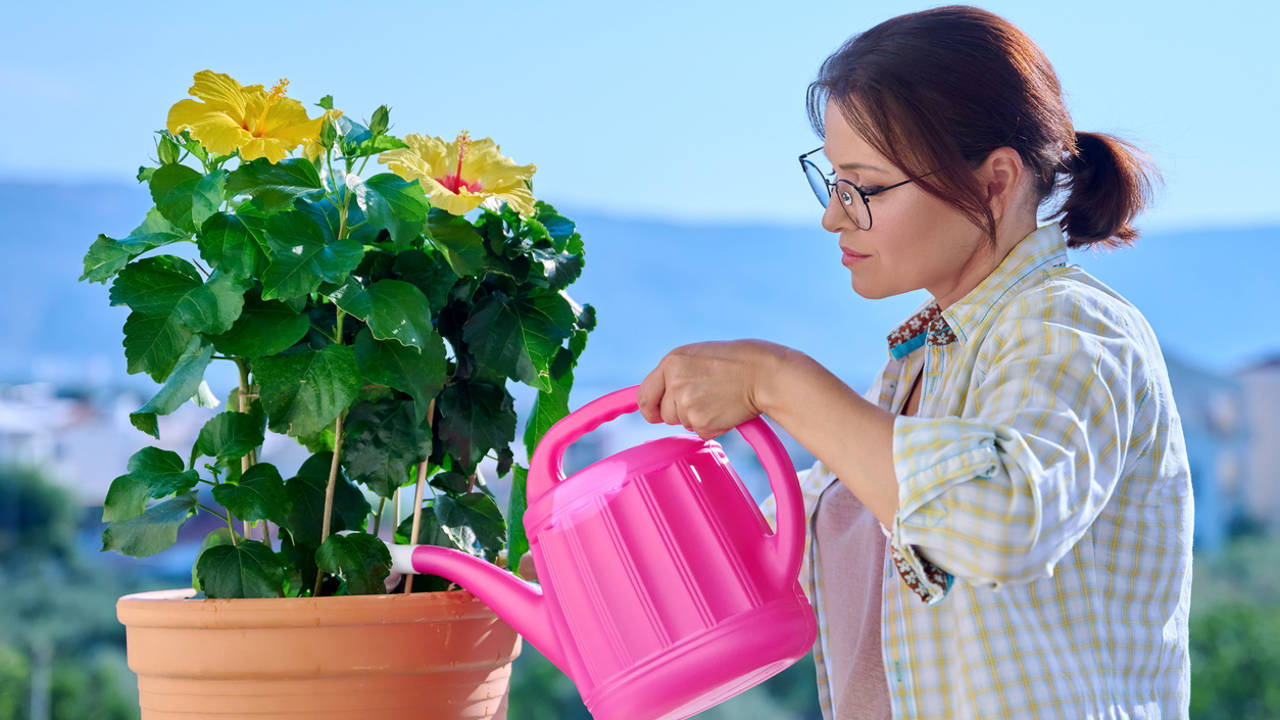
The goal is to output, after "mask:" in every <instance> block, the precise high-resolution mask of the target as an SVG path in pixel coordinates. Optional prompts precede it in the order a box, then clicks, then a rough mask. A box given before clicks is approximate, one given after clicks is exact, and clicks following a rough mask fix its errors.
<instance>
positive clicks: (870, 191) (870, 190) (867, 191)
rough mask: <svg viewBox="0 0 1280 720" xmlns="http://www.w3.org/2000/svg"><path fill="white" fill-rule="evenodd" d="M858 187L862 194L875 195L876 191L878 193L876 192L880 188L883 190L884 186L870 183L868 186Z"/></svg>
mask: <svg viewBox="0 0 1280 720" xmlns="http://www.w3.org/2000/svg"><path fill="white" fill-rule="evenodd" d="M858 189H859V190H861V191H862V194H863V195H875V194H876V193H878V192H880V191H881V190H883V189H884V186H883V185H871V186H868V187H864V188H858Z"/></svg>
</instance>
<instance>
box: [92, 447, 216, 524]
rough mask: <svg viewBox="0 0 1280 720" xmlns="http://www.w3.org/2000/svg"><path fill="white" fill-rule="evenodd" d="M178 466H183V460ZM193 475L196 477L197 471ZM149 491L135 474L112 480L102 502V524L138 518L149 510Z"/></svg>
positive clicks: (143, 481)
mask: <svg viewBox="0 0 1280 720" xmlns="http://www.w3.org/2000/svg"><path fill="white" fill-rule="evenodd" d="M178 466H179V467H181V466H182V459H181V458H179V459H178ZM191 474H192V475H195V471H192V472H191ZM192 484H193V485H194V484H195V483H194V482H193V483H192ZM149 491H150V487H148V485H147V483H146V481H145V480H143V479H142V478H140V477H138V476H136V475H134V474H133V473H129V474H127V475H121V476H120V477H118V478H116V479H115V480H112V481H111V487H109V488H107V497H106V498H105V499H104V500H103V501H102V522H116V521H117V520H128V519H129V518H132V517H138V516H139V515H141V514H142V513H143V511H144V510H146V509H147V497H148V495H149V494H150V493H149Z"/></svg>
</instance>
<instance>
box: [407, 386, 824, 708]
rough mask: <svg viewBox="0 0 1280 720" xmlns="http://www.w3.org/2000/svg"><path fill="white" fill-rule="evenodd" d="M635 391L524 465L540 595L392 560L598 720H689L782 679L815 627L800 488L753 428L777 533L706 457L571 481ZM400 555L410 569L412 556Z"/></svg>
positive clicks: (442, 565)
mask: <svg viewBox="0 0 1280 720" xmlns="http://www.w3.org/2000/svg"><path fill="white" fill-rule="evenodd" d="M635 391H636V388H635V387H630V388H625V389H623V390H619V391H617V392H614V393H611V394H609V395H606V396H604V397H602V398H600V399H598V400H596V401H594V402H592V403H589V404H587V405H586V406H584V407H583V408H581V409H580V410H578V411H576V412H574V413H572V414H570V415H569V416H567V417H565V418H564V419H562V420H561V421H560V422H559V423H557V424H556V425H555V426H553V427H552V428H551V429H550V430H549V431H548V432H547V433H546V435H545V436H544V437H543V439H542V442H541V443H540V444H539V445H538V447H537V449H536V450H535V452H534V455H533V458H532V461H531V462H530V468H529V477H528V484H527V493H528V497H529V503H528V509H527V510H526V511H525V515H524V518H523V520H524V525H525V531H526V534H527V536H528V538H529V552H530V554H531V556H532V558H533V563H534V566H535V568H536V569H537V575H538V579H539V581H540V585H541V588H540V590H538V589H535V588H534V587H533V586H532V585H531V584H529V583H525V582H524V581H522V580H519V579H518V578H516V577H515V576H513V575H511V574H510V573H507V572H506V571H504V570H501V569H500V568H497V567H495V566H493V565H490V564H488V563H485V562H483V561H481V560H479V559H477V558H474V557H472V556H470V555H467V554H465V553H462V552H458V551H456V550H450V549H447V548H438V547H431V546H415V547H413V548H411V549H409V548H403V547H402V548H395V552H393V556H397V555H399V556H400V557H401V558H403V559H401V560H399V561H398V562H397V565H398V566H399V567H397V569H404V566H405V565H410V564H411V565H412V569H413V571H416V572H422V573H431V574H435V575H439V576H441V577H446V578H449V579H450V580H453V581H455V582H457V583H458V584H460V585H462V586H463V587H465V588H467V589H468V590H469V591H471V592H472V593H473V594H475V595H476V596H477V597H479V598H480V599H481V600H482V601H484V602H485V603H486V604H488V605H489V606H490V607H491V608H492V609H493V610H494V612H496V613H497V614H498V615H499V617H502V618H503V619H504V620H506V621H507V622H508V623H509V624H511V625H512V627H514V628H515V629H516V630H517V631H518V632H520V634H521V635H523V636H524V637H525V638H526V639H527V640H528V641H529V642H531V643H532V644H533V645H534V646H535V647H537V648H538V650H539V651H540V652H541V653H542V654H543V655H545V656H546V657H547V658H548V659H550V660H551V661H552V662H553V663H555V664H556V666H557V667H559V668H560V669H561V670H562V671H564V673H565V674H566V675H568V676H569V677H570V678H571V679H572V680H573V681H574V684H575V685H576V686H577V688H578V691H579V693H580V694H581V695H582V699H583V702H584V703H585V704H586V706H587V709H588V710H589V711H590V712H591V714H592V716H593V717H595V718H597V720H623V719H626V720H640V719H643V718H653V719H658V718H663V719H665V718H670V719H672V720H675V719H678V718H687V717H690V716H692V715H694V714H697V713H698V712H701V711H702V710H705V709H707V708H709V707H711V706H713V705H716V704H718V703H720V702H722V701H723V700H726V699H728V698H729V697H732V696H734V695H736V694H738V693H740V692H742V691H743V690H746V689H747V688H750V687H752V686H754V685H756V684H758V683H760V682H763V681H764V680H766V679H768V678H769V677H771V676H773V675H775V674H776V673H778V672H780V671H781V670H783V669H785V668H786V667H788V666H790V665H791V664H793V663H794V662H796V661H797V660H799V659H800V658H802V657H804V655H805V654H807V653H808V652H809V650H810V649H811V648H812V646H813V641H814V638H815V637H816V634H817V626H816V622H815V618H814V613H813V609H812V607H811V606H810V605H809V603H808V601H807V600H806V599H805V597H804V594H803V592H802V591H801V589H800V585H799V582H798V580H797V576H798V573H799V565H800V559H801V554H802V553H803V548H804V532H805V530H804V508H803V501H802V500H801V497H800V488H799V483H798V481H797V479H796V474H795V469H794V468H793V467H792V465H791V461H790V458H789V457H788V456H787V454H786V452H785V450H784V449H783V447H782V444H781V443H780V442H779V441H778V439H777V437H776V436H775V435H774V434H773V432H772V430H770V429H769V427H768V425H767V424H765V422H764V421H763V420H762V419H760V418H754V419H753V420H750V421H748V422H746V423H743V424H742V425H740V426H739V427H738V428H737V429H738V431H739V432H741V433H742V435H743V437H744V438H745V439H746V440H747V442H748V443H749V444H750V445H751V446H752V447H753V448H754V449H755V450H756V453H757V454H758V455H759V457H760V460H761V464H762V465H763V466H764V468H765V470H766V472H767V474H768V476H769V480H770V484H771V486H772V488H773V490H774V495H775V499H776V501H777V507H778V519H777V525H778V531H777V532H776V533H775V532H772V531H771V530H770V528H769V526H768V524H767V523H766V522H765V520H764V517H763V516H762V515H761V514H760V511H759V510H758V508H757V507H756V504H755V501H754V500H753V499H752V497H751V495H750V494H749V493H748V492H747V490H746V488H745V486H744V485H743V484H742V481H741V480H740V479H739V477H738V476H737V474H736V473H735V472H734V471H733V468H732V467H731V466H730V464H729V461H728V458H727V457H726V456H725V454H724V451H723V450H722V449H721V447H720V445H719V444H718V443H716V442H715V441H710V440H708V441H704V440H702V439H700V438H698V437H697V436H693V435H684V436H675V437H667V438H662V439H659V440H653V441H650V442H647V443H644V444H642V445H639V446H637V447H634V448H630V449H628V450H625V451H623V452H620V453H618V454H615V455H612V456H610V457H607V458H605V459H603V460H600V461H598V462H596V463H594V464H592V465H590V466H589V467H587V468H584V469H583V470H581V471H579V472H577V473H575V474H574V475H573V476H572V477H569V478H565V476H564V474H563V470H562V457H563V454H564V451H565V450H566V449H567V447H568V446H569V445H570V444H572V442H573V441H574V440H576V439H577V438H579V437H581V436H582V435H585V434H586V433H587V432H590V431H591V430H593V429H594V428H595V427H597V426H599V425H600V424H602V423H604V422H607V421H608V420H611V419H613V418H616V417H618V416H619V415H622V414H624V413H627V412H634V411H635V410H636V409H637V405H636V400H635ZM406 553H408V555H406Z"/></svg>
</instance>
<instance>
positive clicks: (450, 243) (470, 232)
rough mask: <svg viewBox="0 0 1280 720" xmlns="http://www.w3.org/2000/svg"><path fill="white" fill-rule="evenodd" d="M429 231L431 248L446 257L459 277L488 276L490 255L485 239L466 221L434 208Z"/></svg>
mask: <svg viewBox="0 0 1280 720" xmlns="http://www.w3.org/2000/svg"><path fill="white" fill-rule="evenodd" d="M427 227H428V229H429V232H430V234H431V238H430V239H431V244H432V245H434V246H435V247H437V248H439V249H440V251H441V252H443V253H444V255H445V259H446V260H447V261H448V263H449V266H450V267H451V268H453V272H454V273H455V274H457V275H458V277H470V276H472V275H480V274H481V273H483V272H484V269H485V259H486V257H487V255H488V253H487V252H486V251H485V248H484V238H483V237H481V236H480V233H478V232H476V229H475V226H473V225H472V224H471V223H470V222H468V221H467V219H466V218H464V217H461V216H459V215H450V214H449V213H447V212H445V211H444V210H440V209H439V208H431V211H430V212H429V213H428V214H427Z"/></svg>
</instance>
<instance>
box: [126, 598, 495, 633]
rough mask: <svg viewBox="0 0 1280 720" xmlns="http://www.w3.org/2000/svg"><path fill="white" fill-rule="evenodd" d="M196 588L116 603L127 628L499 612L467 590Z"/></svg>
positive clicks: (308, 623) (418, 619) (430, 618)
mask: <svg viewBox="0 0 1280 720" xmlns="http://www.w3.org/2000/svg"><path fill="white" fill-rule="evenodd" d="M195 594H196V591H195V590H194V589H193V588H181V589H169V590H152V591H148V592H139V593H131V594H128V595H124V596H122V597H121V598H120V599H118V600H117V601H116V617H117V619H119V621H120V622H121V623H122V624H124V625H125V626H126V627H183V628H193V627H200V628H218V629H231V628H255V627H263V628H267V627H270V628H278V627H316V626H321V625H323V626H330V627H332V626H339V625H395V624H405V623H430V622H440V621H441V620H462V619H467V618H497V617H498V616H497V615H496V614H495V613H494V612H493V610H491V609H489V607H488V606H487V605H485V604H484V603H483V602H481V601H480V600H479V599H478V598H476V596H475V595H473V594H471V592H470V591H468V590H465V589H463V590H447V591H437V592H416V593H411V594H408V595H406V594H404V593H395V594H383V595H342V596H328V597H297V598H231V599H208V598H205V599H195V598H194V597H193V596H194V595H195Z"/></svg>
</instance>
